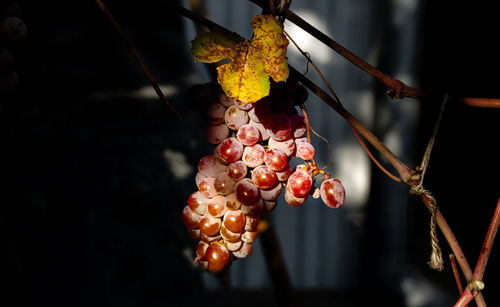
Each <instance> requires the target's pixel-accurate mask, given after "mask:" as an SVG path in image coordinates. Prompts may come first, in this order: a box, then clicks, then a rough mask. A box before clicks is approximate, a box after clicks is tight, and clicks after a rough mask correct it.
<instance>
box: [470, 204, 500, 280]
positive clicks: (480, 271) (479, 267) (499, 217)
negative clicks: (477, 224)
mask: <svg viewBox="0 0 500 307" xmlns="http://www.w3.org/2000/svg"><path fill="white" fill-rule="evenodd" d="M499 224H500V198H499V199H498V203H497V206H496V209H495V213H494V214H493V217H492V219H491V223H490V227H489V228H488V232H487V233H486V238H485V239H484V243H483V248H482V249H481V254H480V255H479V259H478V260H477V264H476V268H475V269H474V274H473V275H472V278H474V279H476V280H482V279H483V276H484V270H485V268H486V263H487V262H488V257H489V256H490V253H491V248H492V246H493V242H494V241H495V236H496V234H497V231H498V225H499Z"/></svg>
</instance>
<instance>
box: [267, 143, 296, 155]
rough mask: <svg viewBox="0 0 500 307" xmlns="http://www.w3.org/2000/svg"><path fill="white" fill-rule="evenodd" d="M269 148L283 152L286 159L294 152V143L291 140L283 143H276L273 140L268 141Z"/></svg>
mask: <svg viewBox="0 0 500 307" xmlns="http://www.w3.org/2000/svg"><path fill="white" fill-rule="evenodd" d="M268 145H269V148H271V149H279V150H281V151H282V152H284V153H285V154H286V155H287V156H288V157H290V156H292V155H293V153H294V152H295V142H294V140H293V139H289V140H286V141H283V142H279V141H276V140H274V139H272V138H271V139H269V144H268Z"/></svg>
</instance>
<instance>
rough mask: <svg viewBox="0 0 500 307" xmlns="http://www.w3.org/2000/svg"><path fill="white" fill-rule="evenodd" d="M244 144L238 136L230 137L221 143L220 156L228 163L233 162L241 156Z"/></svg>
mask: <svg viewBox="0 0 500 307" xmlns="http://www.w3.org/2000/svg"><path fill="white" fill-rule="evenodd" d="M242 154H243V145H242V144H241V143H240V142H239V141H238V139H236V138H228V139H225V140H224V141H222V143H220V147H219V156H220V157H221V159H222V160H223V161H224V162H226V163H231V162H234V161H236V160H239V159H240V158H241V155H242Z"/></svg>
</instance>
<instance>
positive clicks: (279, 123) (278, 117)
mask: <svg viewBox="0 0 500 307" xmlns="http://www.w3.org/2000/svg"><path fill="white" fill-rule="evenodd" d="M263 124H264V127H266V128H267V132H268V133H269V135H270V136H271V138H272V139H274V140H275V141H280V142H282V141H286V140H288V139H289V138H290V133H291V132H292V122H291V121H290V119H289V118H288V116H286V115H283V114H273V115H271V116H270V117H268V118H267V119H266V123H263ZM266 124H267V125H266Z"/></svg>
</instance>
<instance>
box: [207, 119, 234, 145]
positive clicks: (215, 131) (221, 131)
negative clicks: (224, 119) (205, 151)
mask: <svg viewBox="0 0 500 307" xmlns="http://www.w3.org/2000/svg"><path fill="white" fill-rule="evenodd" d="M228 136H229V128H228V127H227V126H226V125H225V124H220V125H212V126H209V127H208V128H207V131H206V133H205V137H206V139H207V141H208V142H209V143H210V144H212V145H217V144H220V143H221V142H222V141H223V140H224V139H226V138H227V137H228Z"/></svg>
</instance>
